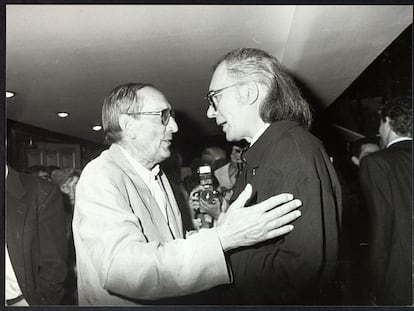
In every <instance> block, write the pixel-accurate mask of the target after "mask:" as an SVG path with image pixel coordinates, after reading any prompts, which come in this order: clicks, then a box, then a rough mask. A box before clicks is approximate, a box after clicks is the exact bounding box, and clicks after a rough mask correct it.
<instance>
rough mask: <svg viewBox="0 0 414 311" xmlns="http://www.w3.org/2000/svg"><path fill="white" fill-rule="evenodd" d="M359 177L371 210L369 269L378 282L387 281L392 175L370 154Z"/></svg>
mask: <svg viewBox="0 0 414 311" xmlns="http://www.w3.org/2000/svg"><path fill="white" fill-rule="evenodd" d="M360 180H361V188H362V193H363V196H364V199H365V204H366V205H367V209H368V213H369V222H370V223H369V224H367V225H369V227H370V230H369V232H370V235H369V236H370V238H369V248H370V259H369V260H370V269H371V270H372V271H371V275H372V277H373V282H374V286H375V284H378V285H381V284H383V281H384V275H383V271H386V267H385V266H384V265H385V263H387V262H388V254H389V250H390V249H391V235H389V234H386V233H387V232H392V228H391V227H392V225H393V208H392V203H391V201H390V198H391V195H390V189H391V187H390V186H389V185H388V182H389V177H388V176H387V174H386V169H385V167H384V166H383V165H381V162H380V161H379V159H378V158H376V157H372V156H368V157H365V158H363V159H362V161H361V165H360Z"/></svg>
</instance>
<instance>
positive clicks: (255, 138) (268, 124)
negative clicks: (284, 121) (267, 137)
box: [250, 123, 270, 147]
mask: <svg viewBox="0 0 414 311" xmlns="http://www.w3.org/2000/svg"><path fill="white" fill-rule="evenodd" d="M269 126H270V123H265V125H263V127H262V128H261V129H260V130H259V131H257V133H256V135H254V136H253V138H252V140H251V142H250V147H251V146H253V144H254V143H255V142H256V141H257V140H258V139H259V137H260V136H262V134H263V133H264V132H265V131H266V130H267V128H268V127H269Z"/></svg>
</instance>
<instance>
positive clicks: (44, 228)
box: [5, 165, 67, 306]
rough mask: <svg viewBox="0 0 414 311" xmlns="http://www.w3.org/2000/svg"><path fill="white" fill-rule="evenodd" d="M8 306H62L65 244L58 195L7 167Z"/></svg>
mask: <svg viewBox="0 0 414 311" xmlns="http://www.w3.org/2000/svg"><path fill="white" fill-rule="evenodd" d="M5 216H6V230H5V232H6V244H5V247H6V249H5V254H6V255H5V257H6V258H5V264H6V265H5V266H6V267H5V299H6V306H27V305H30V306H35V305H58V304H61V302H62V298H63V295H64V285H63V284H64V281H65V279H66V270H67V269H66V260H67V247H66V245H67V243H66V236H65V213H64V209H63V202H62V195H61V193H60V191H59V189H58V187H56V186H55V185H53V184H52V183H50V182H47V181H45V180H44V179H42V178H39V177H37V176H36V177H35V176H31V175H26V174H23V173H18V172H16V171H14V170H13V169H12V168H10V167H8V166H7V165H6V213H5Z"/></svg>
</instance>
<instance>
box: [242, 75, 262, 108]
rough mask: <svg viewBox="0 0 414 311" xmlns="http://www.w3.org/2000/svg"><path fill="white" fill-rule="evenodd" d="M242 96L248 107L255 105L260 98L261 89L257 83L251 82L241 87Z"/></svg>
mask: <svg viewBox="0 0 414 311" xmlns="http://www.w3.org/2000/svg"><path fill="white" fill-rule="evenodd" d="M240 95H241V97H242V98H244V99H245V101H246V103H247V104H248V105H253V104H255V103H256V102H257V100H258V98H259V87H258V85H257V83H256V82H254V81H250V82H248V83H246V85H244V86H242V87H241V90H240Z"/></svg>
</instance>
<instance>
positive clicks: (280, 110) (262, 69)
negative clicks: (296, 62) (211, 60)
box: [214, 48, 312, 128]
mask: <svg viewBox="0 0 414 311" xmlns="http://www.w3.org/2000/svg"><path fill="white" fill-rule="evenodd" d="M223 62H225V65H226V68H227V73H228V74H229V76H231V77H233V78H235V79H237V80H239V81H251V80H254V81H256V82H258V83H261V84H262V85H264V86H265V87H266V88H267V89H268V93H267V95H266V97H265V99H264V101H263V103H262V105H261V107H260V117H261V118H262V120H263V121H265V122H269V123H274V122H276V121H281V120H292V121H297V122H298V123H299V124H301V125H303V126H305V127H308V128H309V127H310V125H311V123H312V113H311V110H310V107H309V104H308V102H307V101H306V100H305V99H304V98H303V97H302V95H301V93H300V90H299V88H298V87H297V86H296V84H295V82H294V81H293V79H292V78H291V77H290V76H289V75H288V74H287V72H286V71H285V70H284V68H283V67H282V65H281V64H280V63H279V61H278V60H277V59H276V58H275V57H273V56H271V55H269V54H268V53H266V52H265V51H263V50H259V49H254V48H240V49H236V50H233V51H231V52H229V53H227V54H226V55H224V56H223V58H221V59H220V60H219V61H218V62H217V64H216V65H215V67H214V68H215V69H216V68H217V66H219V65H220V64H221V63H223Z"/></svg>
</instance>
